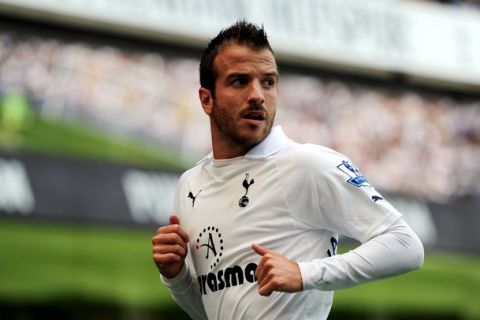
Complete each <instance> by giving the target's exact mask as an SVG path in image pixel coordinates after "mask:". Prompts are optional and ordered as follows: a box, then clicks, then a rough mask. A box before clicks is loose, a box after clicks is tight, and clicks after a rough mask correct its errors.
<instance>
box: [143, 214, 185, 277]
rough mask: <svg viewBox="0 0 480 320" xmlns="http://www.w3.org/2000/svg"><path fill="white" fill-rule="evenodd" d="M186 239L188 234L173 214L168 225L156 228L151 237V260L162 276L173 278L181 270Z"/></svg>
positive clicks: (183, 262)
mask: <svg viewBox="0 0 480 320" xmlns="http://www.w3.org/2000/svg"><path fill="white" fill-rule="evenodd" d="M188 241H189V237H188V234H187V232H186V231H185V230H184V229H182V227H180V220H179V219H178V217H177V216H175V215H172V216H170V225H167V226H163V227H160V228H158V230H157V234H156V235H155V236H154V237H153V238H152V246H153V248H152V251H153V261H154V262H155V264H156V265H157V268H158V270H159V271H160V273H161V274H162V275H163V276H164V277H166V278H174V277H176V276H177V275H178V274H179V273H180V271H182V268H183V265H184V264H185V257H186V256H187V252H188V246H187V243H188Z"/></svg>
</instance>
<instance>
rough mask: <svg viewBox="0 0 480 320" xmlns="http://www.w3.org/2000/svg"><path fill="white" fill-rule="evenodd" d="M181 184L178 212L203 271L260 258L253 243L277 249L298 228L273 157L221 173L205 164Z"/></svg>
mask: <svg viewBox="0 0 480 320" xmlns="http://www.w3.org/2000/svg"><path fill="white" fill-rule="evenodd" d="M179 190H180V191H179V192H180V193H183V194H179V195H178V197H179V200H180V201H179V203H178V209H179V211H180V212H178V214H179V216H180V220H181V221H182V225H183V227H184V228H185V229H186V230H187V232H188V233H189V235H190V239H191V240H190V253H191V255H192V258H193V261H194V264H195V267H196V271H197V273H208V272H212V271H215V270H220V269H224V268H228V267H232V266H243V265H247V264H249V263H251V262H255V261H257V260H258V259H259V257H258V255H257V254H256V253H255V252H254V251H253V250H252V248H251V245H252V243H258V244H261V245H264V246H267V247H269V248H271V249H273V250H277V249H280V248H282V247H283V246H284V242H285V241H291V239H292V236H293V235H294V234H295V233H296V232H297V230H296V227H295V223H294V221H293V220H292V218H291V216H290V213H289V210H288V204H287V200H286V192H289V190H288V187H287V188H286V186H285V185H284V181H283V180H282V175H281V171H280V170H279V169H278V168H277V167H276V166H275V165H274V164H273V163H268V162H267V163H261V164H258V163H255V164H254V165H244V166H238V167H235V168H234V169H231V170H228V171H227V170H225V172H221V173H220V174H219V173H217V172H215V173H212V172H211V171H209V170H202V171H200V172H198V174H197V175H194V176H192V177H190V178H189V179H186V181H184V183H183V184H182V186H181V188H180V189H179Z"/></svg>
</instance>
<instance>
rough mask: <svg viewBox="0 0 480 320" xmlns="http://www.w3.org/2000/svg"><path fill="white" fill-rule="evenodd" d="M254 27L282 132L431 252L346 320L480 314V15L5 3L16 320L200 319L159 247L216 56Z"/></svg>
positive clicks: (191, 151)
mask: <svg viewBox="0 0 480 320" xmlns="http://www.w3.org/2000/svg"><path fill="white" fill-rule="evenodd" d="M239 18H247V19H248V20H250V21H254V22H257V23H259V24H264V25H265V28H266V29H267V31H268V32H269V34H270V36H271V40H272V44H273V47H274V49H276V53H277V56H278V62H279V67H280V71H281V73H282V80H281V83H280V86H281V88H280V105H279V110H278V117H277V124H280V125H282V126H283V128H284V130H285V131H286V132H287V133H288V134H289V135H290V136H291V137H293V138H295V139H297V140H299V141H302V142H314V143H319V144H322V145H326V146H330V147H333V148H335V149H337V150H339V151H341V152H343V153H345V154H347V155H348V156H349V157H350V158H351V159H352V160H353V161H354V162H355V163H356V164H357V165H358V166H359V167H360V169H361V170H362V171H363V172H364V174H365V175H366V176H367V178H368V179H369V180H370V182H371V183H372V184H373V185H375V186H376V187H377V189H379V190H381V191H382V192H383V193H384V195H385V196H386V197H387V198H388V199H389V200H390V201H391V202H393V203H394V204H395V205H396V206H397V207H398V208H399V209H400V210H401V211H402V212H404V214H405V217H406V219H407V220H408V221H409V223H410V224H411V225H412V227H413V228H414V229H415V230H416V232H417V233H418V234H419V236H420V237H421V238H422V240H423V242H424V244H425V247H426V250H427V251H426V260H425V265H424V267H423V268H422V269H421V270H420V271H418V272H415V273H411V274H407V275H404V276H401V277H398V278H394V279H390V280H385V281H380V282H375V283H371V284H367V285H363V286H360V287H357V288H354V289H348V290H342V291H338V292H337V293H336V299H335V303H334V308H333V310H332V314H331V317H330V318H331V319H480V304H479V301H480V257H479V252H480V232H479V231H478V229H479V227H480V7H479V5H478V2H477V1H438V2H437V1H406V0H404V1H395V0H388V1H387V0H377V1H374V0H369V1H355V0H342V1H340V0H332V1H327V0H322V1H320V0H318V1H315V0H301V1H286V0H269V1H254V0H236V1H221V0H208V1H195V0H182V1H168V0H156V1H153V0H136V1H114V0H110V1H108V0H102V1H100V0H90V1H87V0H75V1H60V0H0V319H44V318H45V319H186V318H187V317H186V316H185V314H184V313H183V312H182V311H181V310H179V309H178V308H177V307H176V305H175V304H174V302H173V301H172V300H171V298H170V297H169V295H168V292H167V291H166V289H165V288H163V286H162V285H161V283H160V280H159V277H158V275H157V272H156V270H155V267H154V265H153V263H152V262H151V257H150V252H151V251H150V250H151V249H150V238H151V236H152V235H153V234H154V232H155V230H156V228H157V227H158V226H159V225H162V224H163V223H165V222H166V221H167V217H168V215H169V213H170V212H171V210H172V197H173V193H174V189H175V184H176V180H177V178H178V176H179V174H180V173H181V172H182V170H184V169H185V168H187V167H188V166H190V165H192V164H193V163H194V162H195V161H196V160H198V159H200V158H201V157H202V156H203V155H204V154H205V153H207V152H208V149H209V147H210V144H209V127H208V119H207V117H206V116H204V115H203V113H202V110H201V108H200V105H199V103H198V101H197V89H198V86H199V84H198V76H197V68H198V60H199V57H200V55H201V50H202V48H203V46H204V45H205V44H206V42H207V39H208V38H211V37H213V36H214V35H215V34H216V32H217V31H218V30H219V29H220V28H222V27H225V26H227V25H229V24H231V23H232V22H234V21H235V20H237V19H239ZM342 242H343V248H342V249H341V250H348V249H350V248H352V247H354V246H355V245H356V244H355V243H354V242H352V241H351V240H349V239H344V241H342Z"/></svg>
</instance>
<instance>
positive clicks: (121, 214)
mask: <svg viewBox="0 0 480 320" xmlns="http://www.w3.org/2000/svg"><path fill="white" fill-rule="evenodd" d="M178 178H179V173H176V172H171V171H167V170H160V169H155V168H150V169H148V168H135V167H130V166H127V165H120V164H113V163H105V162H96V161H87V160H84V161H79V160H74V159H70V158H56V157H51V156H45V155H23V154H15V155H9V154H4V153H0V218H1V217H2V216H4V217H6V216H9V217H14V216H16V217H25V218H29V219H40V220H42V219H47V220H51V221H66V222H72V221H73V222H74V221H84V222H91V223H101V224H103V223H106V224H114V225H138V226H142V225H144V226H158V225H161V224H165V223H167V222H168V217H169V216H170V215H171V214H172V212H173V198H174V193H175V188H176V185H177V181H178Z"/></svg>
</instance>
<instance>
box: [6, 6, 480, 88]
mask: <svg viewBox="0 0 480 320" xmlns="http://www.w3.org/2000/svg"><path fill="white" fill-rule="evenodd" d="M0 11H4V12H9V13H11V14H16V15H22V16H24V17H29V18H34V19H44V20H48V21H49V22H51V21H57V23H64V24H74V25H77V26H82V27H86V28H96V29H103V30H108V31H113V32H116V33H120V34H130V35H134V36H140V37H148V38H154V39H160V40H166V41H170V42H173V43H182V44H187V45H191V46H199V45H200V46H202V47H203V46H204V45H205V42H206V41H207V40H208V39H209V38H211V37H212V36H214V35H215V34H216V33H217V32H218V30H219V28H222V27H225V26H226V25H228V24H230V23H232V22H233V21H235V20H237V19H240V18H246V19H248V20H251V21H254V22H257V23H260V24H264V25H265V27H266V28H267V30H268V31H269V35H270V38H271V40H272V44H273V46H274V48H275V49H276V52H277V55H278V57H279V59H280V60H284V61H290V62H291V63H294V64H300V63H301V64H307V65H321V66H323V67H329V68H335V69H344V70H346V71H347V72H363V73H365V72H366V73H371V74H379V75H381V76H388V75H390V76H393V75H398V74H399V73H400V74H404V75H406V76H407V79H408V78H413V79H417V80H422V81H437V82H440V83H441V82H444V83H452V84H468V85H473V86H475V87H478V86H480V59H478V57H479V56H480V37H479V33H478V30H480V12H478V11H475V10H468V9H467V8H455V7H450V6H441V5H438V4H432V3H422V2H414V1H392V0H390V1H386V0H365V1H358V0H301V1H290V0H264V1H256V0H235V1H224V0H204V1H198V0H155V1H153V0H137V1H117V0H102V1H100V0H97V1H90V0H75V1H62V0H0Z"/></svg>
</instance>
